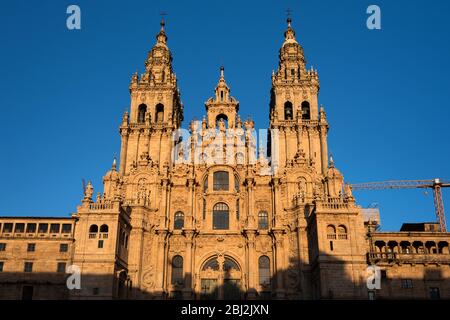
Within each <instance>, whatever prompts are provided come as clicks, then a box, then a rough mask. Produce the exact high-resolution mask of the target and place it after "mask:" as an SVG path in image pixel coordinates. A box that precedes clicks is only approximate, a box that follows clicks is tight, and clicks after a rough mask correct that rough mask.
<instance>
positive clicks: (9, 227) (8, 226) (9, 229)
mask: <svg viewBox="0 0 450 320" xmlns="http://www.w3.org/2000/svg"><path fill="white" fill-rule="evenodd" d="M12 231H13V224H12V223H5V225H4V226H3V232H5V233H10V232H12Z"/></svg>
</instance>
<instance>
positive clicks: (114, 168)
mask: <svg viewBox="0 0 450 320" xmlns="http://www.w3.org/2000/svg"><path fill="white" fill-rule="evenodd" d="M116 165H117V157H116V155H115V154H114V160H113V164H112V169H113V170H116Z"/></svg>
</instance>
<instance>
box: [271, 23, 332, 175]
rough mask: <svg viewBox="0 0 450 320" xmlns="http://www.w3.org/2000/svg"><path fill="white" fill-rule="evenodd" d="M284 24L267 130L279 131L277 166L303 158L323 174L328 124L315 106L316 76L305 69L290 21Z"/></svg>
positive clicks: (304, 61) (325, 163) (273, 77)
mask: <svg viewBox="0 0 450 320" xmlns="http://www.w3.org/2000/svg"><path fill="white" fill-rule="evenodd" d="M287 24H288V27H287V30H286V32H285V33H284V36H285V39H284V42H283V45H282V47H281V49H280V53H279V66H278V70H277V71H276V72H273V73H272V90H271V99H270V127H271V129H279V130H280V140H279V148H280V149H279V151H280V159H279V164H280V165H281V166H283V165H285V164H287V163H288V162H289V161H293V160H294V159H302V158H303V159H304V160H306V161H305V162H306V163H308V164H309V165H312V166H314V167H315V169H316V172H317V173H326V169H327V167H328V161H327V157H328V151H327V131H328V123H327V121H326V116H325V111H324V110H323V108H320V110H319V106H318V102H317V100H318V99H317V95H318V93H319V88H320V85H319V75H318V73H317V71H316V70H314V69H313V68H311V69H309V70H307V69H306V59H305V55H304V52H303V48H302V46H301V45H300V44H299V43H298V42H297V40H296V39H295V31H294V29H293V28H292V26H291V19H290V18H289V19H288V20H287Z"/></svg>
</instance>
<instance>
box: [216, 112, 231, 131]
mask: <svg viewBox="0 0 450 320" xmlns="http://www.w3.org/2000/svg"><path fill="white" fill-rule="evenodd" d="M222 121H223V123H222ZM223 125H224V126H225V128H228V117H227V116H226V115H224V114H219V115H217V117H216V128H218V129H220V128H221V126H223Z"/></svg>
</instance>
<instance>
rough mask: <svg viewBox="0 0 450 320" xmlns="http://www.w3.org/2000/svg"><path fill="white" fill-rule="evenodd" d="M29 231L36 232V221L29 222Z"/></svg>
mask: <svg viewBox="0 0 450 320" xmlns="http://www.w3.org/2000/svg"><path fill="white" fill-rule="evenodd" d="M27 232H28V233H35V232H36V223H29V224H27Z"/></svg>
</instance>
